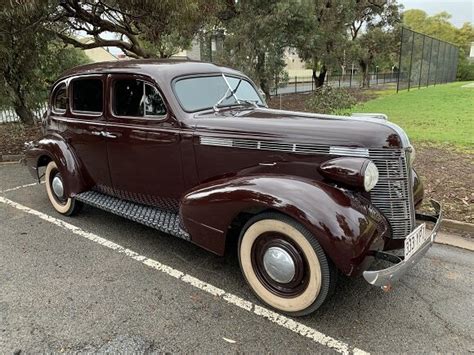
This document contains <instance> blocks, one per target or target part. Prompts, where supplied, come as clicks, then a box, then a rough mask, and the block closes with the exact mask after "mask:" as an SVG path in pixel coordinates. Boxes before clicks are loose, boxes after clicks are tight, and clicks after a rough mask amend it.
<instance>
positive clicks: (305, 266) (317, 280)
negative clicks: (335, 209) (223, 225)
mask: <svg viewBox="0 0 474 355" xmlns="http://www.w3.org/2000/svg"><path fill="white" fill-rule="evenodd" d="M238 257H239V262H240V267H241V270H242V273H243V275H244V277H245V279H246V281H247V283H248V284H249V286H250V288H251V289H252V290H253V292H254V293H255V294H256V296H257V297H258V298H259V299H260V300H261V301H263V302H264V303H266V304H267V305H269V306H270V307H272V308H274V309H276V310H278V311H280V312H283V313H286V314H289V315H294V316H301V315H306V314H309V313H312V312H314V311H315V310H316V309H318V308H319V307H320V306H321V305H322V304H323V302H324V301H325V300H326V299H327V297H328V296H330V294H331V293H332V292H333V291H334V288H335V283H336V279H337V271H336V270H335V268H334V266H333V265H332V263H331V261H330V260H329V259H328V258H327V256H326V254H325V253H324V251H323V249H322V248H321V246H320V245H319V243H318V241H317V240H316V238H315V237H314V236H313V235H312V234H311V233H310V232H309V231H308V230H306V228H304V227H303V226H302V225H300V224H299V223H297V222H295V221H294V220H293V219H291V218H289V217H287V216H285V215H281V214H278V213H263V214H260V215H257V216H255V217H253V218H252V219H250V220H249V221H248V222H247V224H246V225H245V227H244V228H243V230H242V232H241V235H240V240H239V248H238Z"/></svg>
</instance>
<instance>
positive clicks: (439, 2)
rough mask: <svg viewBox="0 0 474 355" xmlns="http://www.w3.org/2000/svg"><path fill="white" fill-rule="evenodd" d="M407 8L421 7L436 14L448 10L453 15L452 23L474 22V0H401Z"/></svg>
mask: <svg viewBox="0 0 474 355" xmlns="http://www.w3.org/2000/svg"><path fill="white" fill-rule="evenodd" d="M398 2H399V3H400V4H402V5H403V6H404V7H405V10H409V9H420V10H423V11H425V12H426V13H428V15H434V14H437V13H439V12H441V11H446V12H448V13H449V14H451V15H452V18H451V23H452V24H453V25H455V26H456V27H461V26H462V25H463V23H464V22H471V23H473V22H474V0H399V1H398Z"/></svg>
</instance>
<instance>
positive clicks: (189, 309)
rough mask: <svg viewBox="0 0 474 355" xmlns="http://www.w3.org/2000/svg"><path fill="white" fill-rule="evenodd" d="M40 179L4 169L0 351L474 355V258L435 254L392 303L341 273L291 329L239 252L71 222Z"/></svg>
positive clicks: (124, 224) (146, 231)
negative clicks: (248, 280) (262, 295)
mask: <svg viewBox="0 0 474 355" xmlns="http://www.w3.org/2000/svg"><path fill="white" fill-rule="evenodd" d="M32 182H33V181H32V178H31V176H30V175H29V174H28V172H27V171H26V168H24V167H23V166H21V165H19V164H3V165H0V191H2V192H1V193H0V353H14V352H17V353H18V352H27V353H37V352H64V351H65V352H69V351H71V352H150V351H151V352H154V351H156V352H191V351H192V352H198V353H201V352H205V353H209V352H213V353H228V352H233V353H235V352H250V351H252V352H254V351H259V352H272V353H281V352H286V353H288V352H291V353H309V352H311V353H322V352H323V353H333V352H334V353H337V352H339V353H341V352H342V353H344V352H355V353H362V352H363V351H365V352H370V353H387V352H390V353H402V352H403V353H413V354H414V353H416V354H419V353H420V352H423V353H424V352H441V353H447V352H450V353H469V352H474V338H473V334H474V319H473V315H474V309H473V308H474V307H473V300H474V297H473V294H474V291H473V281H474V258H473V253H472V252H471V251H467V250H463V249H458V248H454V247H450V246H445V245H439V244H437V245H435V246H434V247H433V248H431V250H430V251H429V252H428V254H427V255H426V257H425V258H424V259H423V260H422V261H421V262H420V263H419V264H418V265H417V266H416V267H415V268H414V269H412V270H411V271H410V272H409V273H408V274H407V275H406V276H405V277H404V278H403V280H401V282H399V283H398V284H397V285H396V287H395V288H394V289H393V290H392V291H391V292H389V293H384V292H382V291H381V290H379V289H376V288H374V287H372V286H370V285H368V284H367V283H366V282H365V281H364V280H363V279H348V278H344V277H342V278H340V280H339V283H338V286H337V289H336V293H335V295H334V296H333V297H332V298H331V299H330V300H329V301H328V302H327V303H326V304H325V305H324V306H323V307H322V308H320V309H319V310H318V311H317V312H316V313H314V314H312V315H310V316H307V317H303V318H294V319H288V318H286V317H281V316H279V315H278V314H276V313H271V312H267V311H266V310H265V308H262V307H261V306H263V305H262V304H261V303H260V302H259V301H258V300H257V299H256V298H255V297H254V296H253V295H252V293H251V291H250V290H249V288H248V287H247V285H246V284H245V282H244V280H243V277H242V275H241V273H240V270H239V266H238V261H237V258H236V256H235V254H229V255H227V256H225V257H218V256H215V255H213V254H211V253H209V252H206V251H205V250H202V249H200V248H198V247H197V246H194V245H193V244H191V243H188V242H186V241H183V240H180V239H176V238H174V237H171V236H168V235H166V234H162V233H158V232H157V231H155V230H153V229H150V228H147V227H144V226H141V225H139V224H136V223H134V222H131V221H128V220H126V219H123V218H120V217H118V216H114V215H111V214H108V213H106V212H103V211H101V210H98V209H95V208H92V207H85V208H84V209H83V211H82V212H81V213H80V214H79V215H78V216H76V217H63V216H61V215H59V214H57V213H56V212H55V211H54V210H53V208H52V206H51V205H50V204H49V201H48V198H47V196H46V192H45V188H44V185H37V184H36V185H30V184H31V183H32ZM25 185H26V186H25Z"/></svg>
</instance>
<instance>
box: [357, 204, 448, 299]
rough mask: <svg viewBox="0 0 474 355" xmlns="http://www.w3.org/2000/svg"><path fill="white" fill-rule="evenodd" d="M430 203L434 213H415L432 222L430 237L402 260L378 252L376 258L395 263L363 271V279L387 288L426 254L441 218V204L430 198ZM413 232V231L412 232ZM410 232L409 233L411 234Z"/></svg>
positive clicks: (418, 218) (418, 216) (419, 218)
mask: <svg viewBox="0 0 474 355" xmlns="http://www.w3.org/2000/svg"><path fill="white" fill-rule="evenodd" d="M430 202H431V205H432V206H433V208H434V209H435V214H434V215H425V214H419V213H417V214H416V219H417V220H422V221H427V222H433V223H434V224H435V225H434V228H433V230H432V231H431V235H430V237H429V238H428V239H427V240H426V241H425V242H424V244H423V245H422V246H421V247H420V248H419V249H418V250H417V251H416V252H415V253H414V254H413V255H411V256H410V258H409V259H408V260H404V259H403V257H399V256H396V255H393V254H389V253H385V252H378V253H377V255H376V258H377V259H383V260H387V261H390V262H396V264H395V265H393V266H391V267H389V268H387V269H381V270H374V271H364V273H363V276H364V279H365V280H366V281H367V282H368V283H369V284H371V285H374V286H379V287H381V288H382V289H383V290H389V289H390V288H391V286H392V283H393V282H395V281H398V280H399V279H400V278H401V277H402V276H403V275H404V274H405V273H406V272H407V271H408V270H410V269H411V268H412V267H413V266H414V265H415V264H416V263H418V262H419V261H420V260H421V258H422V257H423V256H424V255H425V254H426V252H427V251H428V249H429V248H431V246H432V245H433V243H434V240H435V238H436V235H437V234H438V230H439V228H440V226H441V220H442V218H443V217H442V214H443V213H442V210H441V205H440V204H439V203H438V202H437V201H434V200H431V201H430ZM412 234H413V233H412ZM412 234H409V235H408V236H407V238H408V237H409V236H411V235H412Z"/></svg>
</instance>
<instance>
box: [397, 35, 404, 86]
mask: <svg viewBox="0 0 474 355" xmlns="http://www.w3.org/2000/svg"><path fill="white" fill-rule="evenodd" d="M402 52H403V27H402V31H401V35H400V55H399V59H398V75H397V92H398V90H399V88H400V73H401V72H402Z"/></svg>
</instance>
